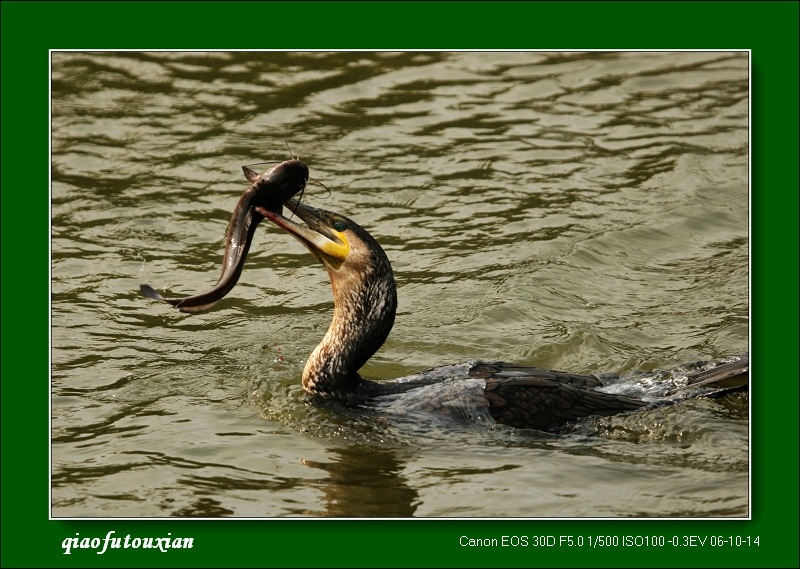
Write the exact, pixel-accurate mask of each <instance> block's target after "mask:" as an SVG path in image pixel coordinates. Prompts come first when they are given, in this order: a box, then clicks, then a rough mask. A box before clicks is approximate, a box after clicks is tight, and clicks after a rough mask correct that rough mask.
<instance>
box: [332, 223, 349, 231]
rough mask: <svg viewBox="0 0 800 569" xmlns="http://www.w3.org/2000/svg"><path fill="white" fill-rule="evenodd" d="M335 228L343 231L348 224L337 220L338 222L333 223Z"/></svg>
mask: <svg viewBox="0 0 800 569" xmlns="http://www.w3.org/2000/svg"><path fill="white" fill-rule="evenodd" d="M333 228H334V229H335V230H336V231H338V232H340V233H341V232H342V231H344V230H345V229H347V225H345V223H344V221H337V222H336V223H334V224H333Z"/></svg>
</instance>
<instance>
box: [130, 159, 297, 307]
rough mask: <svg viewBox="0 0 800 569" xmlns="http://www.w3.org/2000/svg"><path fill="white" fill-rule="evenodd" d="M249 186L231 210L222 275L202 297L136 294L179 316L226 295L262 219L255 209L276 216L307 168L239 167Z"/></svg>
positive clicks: (289, 164) (289, 163) (145, 290)
mask: <svg viewBox="0 0 800 569" xmlns="http://www.w3.org/2000/svg"><path fill="white" fill-rule="evenodd" d="M242 170H243V171H244V175H245V177H246V178H247V180H248V181H249V182H250V186H248V188H247V189H246V190H245V191H244V193H243V194H242V196H241V197H240V198H239V202H238V203H237V204H236V207H235V208H234V210H233V215H232V216H231V221H230V223H229V224H228V231H227V233H226V235H225V255H224V256H223V258H222V274H221V275H220V277H219V280H218V281H217V284H216V285H214V287H213V288H212V289H211V290H209V291H207V292H204V293H201V294H196V295H193V296H188V297H185V298H164V297H163V296H161V295H160V294H158V293H157V292H156V291H155V290H154V289H153V288H152V287H151V286H150V285H147V284H142V285H139V290H141V292H142V294H144V295H145V296H146V297H148V298H152V299H153V300H158V301H161V302H166V303H168V304H171V305H172V306H175V307H176V308H178V310H180V311H181V312H203V311H204V310H208V309H209V308H211V307H212V306H213V305H214V304H215V303H216V302H217V301H218V300H220V299H221V298H223V297H224V296H225V295H226V294H228V293H229V292H230V291H231V289H233V287H234V286H236V283H237V282H238V280H239V276H240V275H241V274H242V268H243V267H244V262H245V260H246V259H247V253H248V251H249V250H250V243H251V242H252V240H253V235H254V234H255V231H256V227H258V224H259V223H261V220H263V219H264V216H263V215H261V214H260V213H258V211H256V208H259V207H260V208H264V209H267V210H270V211H274V212H276V213H280V212H281V211H282V208H283V204H284V203H286V202H287V201H289V200H290V199H291V198H292V197H293V196H294V195H295V194H297V193H299V192H301V191H302V190H303V189H304V188H305V187H306V182H307V181H308V166H306V165H305V164H304V163H303V162H301V161H300V160H286V161H285V162H281V163H280V164H278V165H276V166H274V167H273V168H271V169H270V170H268V171H267V172H264V173H263V174H258V173H257V172H256V171H255V170H253V169H252V168H248V167H247V166H242Z"/></svg>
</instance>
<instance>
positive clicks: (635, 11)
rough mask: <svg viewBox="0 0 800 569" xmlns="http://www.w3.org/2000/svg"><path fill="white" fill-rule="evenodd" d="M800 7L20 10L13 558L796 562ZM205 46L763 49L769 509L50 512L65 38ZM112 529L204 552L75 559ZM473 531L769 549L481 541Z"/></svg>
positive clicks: (757, 312)
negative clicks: (78, 517) (428, 516)
mask: <svg viewBox="0 0 800 569" xmlns="http://www.w3.org/2000/svg"><path fill="white" fill-rule="evenodd" d="M798 16H799V14H798V3H797V2H674V3H673V2H630V3H629V2H596V3H594V2H587V3H584V2H564V3H559V2H540V3H535V2H519V3H505V2H502V3H501V2H492V3H489V2H474V3H447V2H414V3H394V2H384V3H348V2H342V3H339V2H324V3H323V2H308V3H302V2H260V3H249V2H198V3H189V2H185V3H181V2H148V3H131V2H119V3H112V2H108V3H105V2H104V3H94V2H91V3H89V2H58V3H56V2H46V3H45V2H41V3H33V2H32V3H25V2H3V3H2V99H1V100H2V121H1V124H2V169H0V174H1V175H2V186H1V187H2V190H1V191H0V198H1V199H2V204H1V205H2V208H1V209H0V212H2V224H1V225H0V228H1V230H2V257H1V260H2V288H0V291H1V294H2V311H1V312H0V314H1V315H2V335H0V339H1V341H2V359H1V360H0V365H1V366H2V413H1V414H0V418H1V419H2V477H0V481H1V482H2V524H0V528H2V550H1V551H2V553H1V555H2V566H3V567H23V566H27V567H34V566H52V567H57V566H63V567H68V566H76V567H78V566H80V567H94V566H140V567H143V566H167V567H183V566H185V567H214V566H224V567H233V566H242V567H244V566H254V567H267V566H285V567H291V566H347V567H383V566H409V567H411V566H433V567H438V566H462V567H481V566H485V567H503V566H551V567H561V566H587V567H589V566H594V567H645V566H652V567H658V566H666V567H670V566H671V567H681V566H686V567H698V566H721V567H763V566H767V567H791V566H794V567H797V566H798V548H797V536H798V487H797V481H798V450H797V449H798V406H797V402H798V356H797V353H798V352H797V346H798V326H797V324H798V320H797V318H798V296H797V293H798V161H797V156H798V111H797V102H798V52H799V50H800V46H799V45H798V24H797V22H798ZM192 47H196V48H217V49H230V48H251V49H257V48H280V49H298V48H320V49H331V48H339V49H343V48H363V49H374V48H382V49H386V48H411V47H416V48H421V49H427V48H430V49H437V48H439V49H447V48H461V49H481V48H482V49H497V48H505V49H525V50H528V49H531V50H533V49H564V48H575V49H586V48H603V49H605V48H609V49H643V48H652V49H674V48H684V49H703V48H705V49H752V75H751V77H752V95H753V99H752V111H753V113H752V117H753V122H752V124H753V128H752V143H753V150H752V159H753V166H752V174H753V178H752V226H753V235H752V281H751V282H752V302H753V304H752V316H753V318H752V331H753V340H752V351H753V354H752V356H753V371H752V375H753V385H754V388H753V440H752V444H753V449H754V450H753V467H752V475H753V491H752V520H750V521H725V520H707V521H688V522H680V521H657V520H654V521H625V520H623V521H618V522H617V521H585V522H584V521H574V522H566V521H565V522H539V521H475V522H471V521H470V522H467V521H433V520H421V521H396V522H374V521H373V522H365V521H324V520H320V521H310V520H307V521H283V520H281V521H250V522H248V521H239V522H217V521H174V520H166V521H119V522H115V521H99V522H97V521H96V522H90V521H49V520H48V512H49V502H48V501H49V496H48V492H47V488H48V471H47V470H48V451H49V448H48V442H49V433H48V416H47V415H48V405H47V401H48V397H49V395H50V394H49V382H48V369H47V366H48V339H49V317H48V300H47V299H48V291H49V283H48V275H49V272H48V259H49V258H48V226H49V204H48V191H47V182H46V180H47V176H46V172H47V169H48V144H47V136H48V115H47V112H48V71H49V59H48V49H50V48H59V49H66V48H73V49H92V48H96V49H103V48H116V49H121V48H129V49H140V48H149V49H153V48H172V49H184V48H192ZM31 252H33V255H31V254H30V253H31ZM787 321H788V322H787ZM531 513H532V514H534V515H535V512H531ZM108 530H115V531H116V532H117V535H119V534H122V535H124V534H125V533H131V534H132V535H139V536H164V535H166V534H167V532H172V535H173V536H192V537H194V538H195V547H194V549H191V550H186V551H183V552H178V551H173V552H170V553H166V554H162V553H158V552H154V551H148V550H127V551H125V552H122V553H120V552H117V553H113V554H106V555H96V554H94V552H86V551H76V552H75V553H73V554H72V555H69V556H67V555H63V554H62V550H61V541H62V540H63V539H64V538H66V537H70V536H74V535H75V533H76V532H80V534H81V536H104V535H105V533H106V532H107V531H108ZM461 534H468V535H471V536H487V537H492V536H502V535H531V536H532V535H540V534H549V535H556V536H558V535H576V536H577V535H584V536H586V535H609V536H621V535H626V534H631V535H646V534H650V535H653V534H656V535H665V536H667V537H670V536H672V535H681V536H683V535H697V536H712V535H714V536H717V535H722V536H729V535H734V536H737V535H738V536H746V535H751V536H756V535H758V536H760V538H761V544H760V546H758V547H749V548H747V547H741V548H736V547H730V546H724V547H710V546H708V545H706V546H705V547H686V548H672V547H664V548H654V547H650V548H621V547H620V548H595V549H591V548H588V547H584V548H573V549H567V548H561V547H527V548H504V549H497V548H482V549H477V548H462V547H459V545H458V537H459V536H460V535H461Z"/></svg>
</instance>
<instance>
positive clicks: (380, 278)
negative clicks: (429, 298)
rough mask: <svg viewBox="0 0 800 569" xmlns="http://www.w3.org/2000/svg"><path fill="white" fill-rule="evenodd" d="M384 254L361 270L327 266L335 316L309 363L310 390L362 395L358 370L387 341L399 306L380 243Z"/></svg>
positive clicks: (307, 384)
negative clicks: (360, 393)
mask: <svg viewBox="0 0 800 569" xmlns="http://www.w3.org/2000/svg"><path fill="white" fill-rule="evenodd" d="M375 246H376V247H378V246H377V243H376V244H375ZM378 253H379V255H377V258H372V259H370V262H369V263H365V264H364V265H360V266H359V268H358V270H353V269H346V268H344V267H342V268H340V269H338V270H337V269H334V268H331V267H327V270H328V275H329V277H330V280H331V286H332V288H333V300H334V309H333V321H332V322H331V325H330V327H329V328H328V331H327V333H326V334H325V337H324V338H323V339H322V341H321V342H320V344H319V345H318V346H317V347H316V349H314V351H313V352H312V354H311V356H310V357H309V359H308V362H306V366H305V369H304V370H303V388H304V389H305V390H306V391H308V392H310V393H317V394H321V395H331V396H334V397H338V398H341V399H346V400H351V401H354V400H357V399H358V398H359V396H360V395H359V386H360V384H361V382H362V379H361V376H359V375H358V370H359V369H360V368H361V366H363V365H364V364H365V363H366V362H367V360H369V358H370V357H372V355H373V354H374V353H375V352H376V351H378V349H379V348H380V347H381V345H383V342H384V341H385V340H386V337H387V336H388V335H389V332H390V331H391V329H392V325H393V324H394V317H395V313H396V311H397V291H396V288H395V282H394V275H393V273H392V267H391V265H390V264H389V260H388V259H387V258H386V256H385V254H384V253H383V251H382V250H380V247H378Z"/></svg>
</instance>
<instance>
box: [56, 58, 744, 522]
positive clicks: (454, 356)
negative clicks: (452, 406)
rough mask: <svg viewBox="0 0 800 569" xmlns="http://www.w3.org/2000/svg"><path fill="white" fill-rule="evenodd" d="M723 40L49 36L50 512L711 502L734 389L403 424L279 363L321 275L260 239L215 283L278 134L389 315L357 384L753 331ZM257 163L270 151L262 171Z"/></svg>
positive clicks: (232, 512)
mask: <svg viewBox="0 0 800 569" xmlns="http://www.w3.org/2000/svg"><path fill="white" fill-rule="evenodd" d="M748 73H749V70H748V58H747V54H746V53H729V52H702V53H700V52H678V53H661V52H647V53H601V52H590V53H522V52H497V53H490V52H484V53H419V52H411V53H380V54H376V53H361V52H349V53H280V52H258V53H251V52H232V53H221V52H220V53H204V52H189V53H178V52H160V53H136V52H117V53H100V52H95V53H81V52H60V53H54V54H53V58H52V148H53V151H52V265H51V266H52V486H53V490H52V515H53V516H54V517H120V516H124V517H162V516H205V517H213V516H221V515H222V516H238V517H283V516H339V517H350V516H371V517H396V516H401V517H428V516H454V517H503V518H505V517H728V516H746V515H748V513H749V425H748V408H749V402H748V400H747V399H746V398H745V397H742V396H737V397H734V398H731V399H728V400H725V401H712V400H696V401H687V402H684V403H682V404H680V405H675V406H671V407H667V408H661V409H656V410H650V411H643V412H639V413H635V414H631V415H627V416H620V417H614V418H609V419H603V420H601V421H590V422H587V424H586V425H584V428H582V429H578V430H576V432H575V433H574V434H572V435H560V436H553V435H544V434H539V433H534V432H523V431H514V430H511V429H506V428H501V427H497V428H494V429H487V428H486V427H485V426H484V427H478V426H442V427H441V428H438V429H436V428H429V429H425V430H422V429H415V428H413V426H409V425H407V424H403V422H402V421H397V422H393V421H384V420H377V419H376V418H375V417H374V416H372V415H369V414H363V413H354V412H352V411H349V410H346V409H342V408H341V407H338V406H336V405H331V406H324V407H319V406H315V405H310V404H309V402H308V399H307V398H306V396H305V395H304V394H303V392H302V390H301V388H300V385H299V382H300V375H301V372H302V368H303V364H304V362H305V358H306V357H307V355H308V354H309V353H310V351H311V350H312V349H313V348H314V346H315V345H316V344H317V342H318V341H319V340H320V339H321V337H322V335H323V334H324V332H325V329H326V328H327V325H328V323H329V318H330V313H331V293H330V287H329V284H328V282H327V278H326V275H325V273H324V271H323V270H322V269H321V268H320V267H319V266H317V265H316V264H315V263H314V262H312V258H311V256H310V255H309V254H308V253H307V252H306V250H305V249H303V248H302V247H301V246H300V245H299V244H298V243H296V242H295V241H294V240H292V239H291V238H290V237H288V236H286V235H284V234H283V233H281V232H280V231H278V230H277V229H276V228H274V227H268V226H267V225H266V224H264V225H263V226H262V227H260V228H259V230H258V232H257V234H256V239H255V242H254V245H253V248H252V249H251V253H250V256H249V258H248V263H247V265H246V266H245V270H244V273H243V275H242V278H241V279H240V282H239V284H238V285H237V287H236V289H234V291H233V292H232V293H231V294H230V295H229V297H228V298H226V299H225V300H224V301H223V302H221V303H220V304H219V305H218V306H217V307H215V309H214V310H212V311H211V312H209V313H207V314H201V315H191V316H188V315H184V314H180V313H178V312H177V311H174V310H171V309H169V308H168V307H166V306H161V305H158V304H155V303H152V302H151V301H148V300H147V299H145V298H143V297H141V296H140V295H139V294H138V286H139V284H140V283H141V282H147V283H150V284H152V285H154V286H156V287H158V288H159V290H161V289H162V288H166V289H167V290H169V291H170V292H171V293H174V294H188V293H194V292H198V291H201V290H206V289H207V288H208V287H209V286H210V285H212V284H213V283H214V282H215V281H216V279H217V277H218V275H219V262H220V259H221V255H222V241H221V240H222V238H223V236H224V233H225V228H226V225H227V222H228V219H229V218H230V213H231V210H232V208H233V206H234V205H235V203H236V200H237V199H238V196H239V194H240V193H241V191H242V190H243V189H244V187H245V186H246V181H245V180H244V177H243V176H242V174H241V168H240V167H241V165H243V164H252V163H255V162H262V161H268V160H271V161H275V160H281V159H285V158H288V156H289V152H290V151H289V150H287V148H286V145H285V140H286V139H288V142H289V145H290V148H291V152H292V153H293V154H295V155H299V156H300V158H301V159H302V160H303V161H305V162H306V163H307V164H308V165H309V167H310V169H311V175H312V176H313V177H314V178H316V179H317V180H319V181H321V182H322V183H324V184H325V186H326V187H328V188H330V193H328V192H326V191H325V190H324V189H323V188H321V187H319V186H315V185H313V184H312V185H310V186H309V188H308V191H307V193H306V196H305V198H304V199H305V200H307V201H308V203H311V204H312V205H318V206H321V207H324V208H326V209H333V210H335V211H339V212H341V213H343V214H345V215H347V216H349V217H352V218H353V219H355V220H356V221H358V222H359V223H360V224H361V225H362V226H364V227H365V228H367V229H368V230H369V231H370V232H371V233H372V234H373V235H374V236H375V237H376V238H377V239H378V240H379V242H380V243H381V244H382V245H383V247H384V248H385V250H386V251H387V253H388V255H389V257H390V259H391V261H392V263H393V266H394V269H395V274H396V277H397V282H398V294H399V302H400V307H399V311H398V317H397V323H396V325H395V328H394V330H393V332H392V334H391V335H390V337H389V340H388V342H387V343H386V345H385V346H384V348H383V349H382V350H381V351H380V352H378V354H377V355H376V356H375V357H374V358H373V359H372V360H371V361H370V363H369V364H368V365H367V366H366V367H365V368H364V369H363V370H362V372H363V375H365V376H368V377H371V378H374V379H388V378H394V377H398V376H402V375H407V374H410V373H414V372H416V371H419V370H421V369H425V368H428V367H431V366H434V365H440V364H450V363H457V362H462V361H466V360H469V359H478V358H484V359H503V360H511V361H516V362H518V363H522V364H530V365H536V366H541V367H547V368H552V369H563V370H567V371H574V372H580V373H591V372H596V371H615V372H618V373H625V372H628V371H632V370H636V369H641V370H646V371H649V370H652V369H666V368H672V367H674V366H676V365H678V364H681V363H684V362H688V361H693V360H700V359H715V358H723V357H727V356H733V355H738V354H741V353H744V352H746V351H748V341H749V337H748V330H749V325H748V324H749V322H748V311H749V302H748V295H749V291H748V281H749V272H748V271H749V265H748V261H749V258H748V251H749V234H748V220H749V212H748V150H749V148H748V120H749V117H748V105H749V100H748V85H749V77H748ZM262 168H264V169H265V168H266V166H263V167H262Z"/></svg>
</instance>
